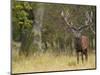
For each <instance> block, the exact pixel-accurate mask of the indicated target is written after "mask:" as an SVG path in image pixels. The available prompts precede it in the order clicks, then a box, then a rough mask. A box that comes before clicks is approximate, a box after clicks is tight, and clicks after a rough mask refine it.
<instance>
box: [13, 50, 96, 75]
mask: <svg viewBox="0 0 100 75" xmlns="http://www.w3.org/2000/svg"><path fill="white" fill-rule="evenodd" d="M88 68H89V69H90V68H95V55H94V54H90V55H89V59H88V62H84V63H83V64H82V62H80V64H77V62H76V57H75V56H67V55H59V56H53V55H52V54H51V53H45V54H41V55H40V56H33V55H30V56H28V57H27V58H26V57H25V56H20V57H19V56H18V54H17V53H15V52H14V51H13V52H12V72H13V73H23V72H24V73H25V72H43V71H59V70H75V69H88Z"/></svg>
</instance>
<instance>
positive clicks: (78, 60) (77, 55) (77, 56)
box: [77, 52, 79, 64]
mask: <svg viewBox="0 0 100 75" xmlns="http://www.w3.org/2000/svg"><path fill="white" fill-rule="evenodd" d="M77 64H79V52H77Z"/></svg>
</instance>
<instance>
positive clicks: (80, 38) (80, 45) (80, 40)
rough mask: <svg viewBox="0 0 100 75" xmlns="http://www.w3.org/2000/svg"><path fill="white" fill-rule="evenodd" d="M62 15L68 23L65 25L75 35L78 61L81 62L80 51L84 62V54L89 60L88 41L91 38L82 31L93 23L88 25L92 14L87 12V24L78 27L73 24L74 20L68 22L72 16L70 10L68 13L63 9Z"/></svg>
mask: <svg viewBox="0 0 100 75" xmlns="http://www.w3.org/2000/svg"><path fill="white" fill-rule="evenodd" d="M87 15H88V16H87ZM91 15H92V14H91ZM61 16H62V19H63V20H64V21H65V23H66V25H65V26H67V27H66V28H67V29H69V30H70V31H71V32H72V33H73V35H74V39H75V40H74V46H75V49H76V54H77V63H79V54H80V53H81V60H82V62H83V61H84V56H85V59H86V61H87V59H88V42H89V40H88V37H87V36H85V35H82V31H83V29H85V28H87V27H90V26H91V25H88V22H89V21H91V16H89V14H88V13H86V16H87V17H86V18H87V20H86V21H85V24H86V25H84V26H80V27H77V28H76V27H74V26H72V24H73V23H72V22H71V23H69V22H68V19H69V18H70V15H69V13H68V12H67V14H66V13H65V11H64V10H63V11H62V12H61ZM91 22H92V21H91Z"/></svg>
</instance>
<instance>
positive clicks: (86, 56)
mask: <svg viewBox="0 0 100 75" xmlns="http://www.w3.org/2000/svg"><path fill="white" fill-rule="evenodd" d="M85 60H86V61H87V60H88V53H87V48H86V49H85Z"/></svg>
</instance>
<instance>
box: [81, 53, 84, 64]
mask: <svg viewBox="0 0 100 75" xmlns="http://www.w3.org/2000/svg"><path fill="white" fill-rule="evenodd" d="M81 58H82V63H84V58H83V52H81Z"/></svg>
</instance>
